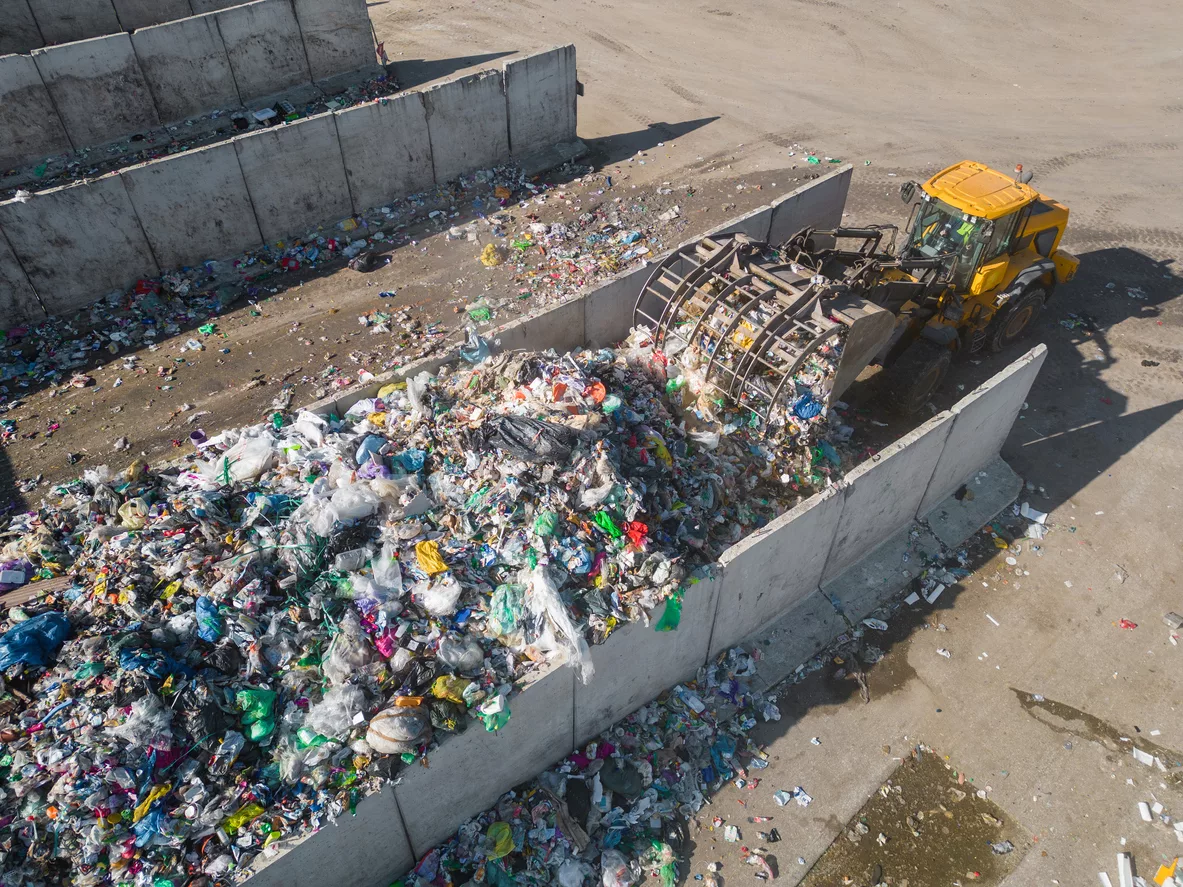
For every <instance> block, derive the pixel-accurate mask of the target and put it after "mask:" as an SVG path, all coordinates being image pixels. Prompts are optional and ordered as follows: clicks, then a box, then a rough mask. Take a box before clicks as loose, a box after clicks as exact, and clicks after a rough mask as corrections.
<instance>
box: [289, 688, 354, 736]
mask: <svg viewBox="0 0 1183 887" xmlns="http://www.w3.org/2000/svg"><path fill="white" fill-rule="evenodd" d="M365 708H366V697H365V694H364V693H362V691H361V689H360V688H359V687H354V686H352V685H348V686H344V687H334V688H333V689H331V690H329V692H327V693H325V695H324V698H323V699H321V701H320V702H317V703H315V704H314V705H313V706H312V707H311V708H309V709H308V717H307V718H305V719H304V725H305V726H306V727H310V728H312V729H313V730H315V731H316V732H317V733H319V734H320V735H321V736H325V737H327V738H329V739H344V738H345V737H346V736H348V735H349V733H350V731H351V730H352V729H353V726H354V725H353V722H354V720H355V719H356V718H357V716H358V715H359V714H361V713H362V712H363V711H365Z"/></svg>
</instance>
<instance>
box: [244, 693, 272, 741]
mask: <svg viewBox="0 0 1183 887" xmlns="http://www.w3.org/2000/svg"><path fill="white" fill-rule="evenodd" d="M234 701H235V703H236V704H237V705H238V710H239V711H241V712H242V725H243V727H244V728H245V733H246V737H247V738H248V739H250V740H251V741H252V742H260V741H261V740H263V739H266V738H267V737H268V736H270V735H271V734H272V733H274V732H275V717H274V716H273V714H272V711H273V710H274V708H275V691H274V690H261V689H260V690H239V691H238V695H237V696H235V698H234Z"/></svg>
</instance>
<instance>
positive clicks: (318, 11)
mask: <svg viewBox="0 0 1183 887" xmlns="http://www.w3.org/2000/svg"><path fill="white" fill-rule="evenodd" d="M294 6H295V9H296V21H297V22H299V24H300V33H301V34H302V35H303V36H304V51H305V52H306V53H307V55H308V67H309V69H310V70H311V71H312V79H313V80H322V79H324V78H325V77H333V76H335V75H337V74H344V73H346V72H349V71H361V70H363V69H365V68H372V69H373V70H374V72H375V73H378V72H379V70H380V66H379V64H378V57H377V55H376V54H375V52H374V35H373V32H372V31H371V30H370V14H369V12H368V11H367V10H366V0H332V2H326V0H294Z"/></svg>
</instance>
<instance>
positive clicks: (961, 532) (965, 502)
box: [920, 424, 1023, 548]
mask: <svg viewBox="0 0 1183 887" xmlns="http://www.w3.org/2000/svg"><path fill="white" fill-rule="evenodd" d="M953 430H954V432H956V430H957V425H956V424H954V425H953ZM948 448H949V442H948V441H945V449H946V450H947V449H948ZM965 483H966V486H967V487H968V488H969V490H970V491H971V492H972V493H973V498H972V499H970V498H969V497H968V496H966V497H964V498H962V499H961V500H960V501H958V500H957V499H956V498H954V497H953V496H948V497H946V498H945V499H942V500H941V501H940V502H938V503H937V504H936V505H934V506H933V507H932V508H930V509H928V510H927V511H926V510H925V509H924V507H923V505H922V506H921V509H920V517H921V519H922V520H924V521H925V522H927V523H928V527H929V529H930V530H932V532H933V535H934V536H936V537H937V538H938V539H940V540H941V541H942V542H943V543H945V545H947V546H948V547H949V548H957V547H959V546H960V545H961V544H962V543H964V542H965V540H966V539H968V538H969V537H970V536H972V535H973V534H974V533H976V532H977V531H978V530H980V529H981V528H982V527H984V526H985V525H986V524H988V523H989V522H990V521H992V520H994V518H995V517H997V516H998V515H999V514H1000V513H1001V512H1002V511H1003V509H1005V508H1006V506H1008V505H1010V504H1011V503H1012V502H1014V501H1015V499H1016V498H1017V497H1018V495H1019V493H1021V492H1022V491H1023V479H1022V478H1021V477H1019V476H1018V475H1017V474H1015V472H1014V470H1013V469H1012V468H1011V467H1010V466H1009V465H1007V464H1006V462H1004V461H1003V460H1002V459H1001V458H996V459H994V461H993V462H990V463H988V464H986V465H984V466H982V467H981V468H978V469H977V470H976V471H974V473H973V474H971V475H970V476H969V478H967V479H966V481H965ZM929 487H930V489H931V483H930V485H929Z"/></svg>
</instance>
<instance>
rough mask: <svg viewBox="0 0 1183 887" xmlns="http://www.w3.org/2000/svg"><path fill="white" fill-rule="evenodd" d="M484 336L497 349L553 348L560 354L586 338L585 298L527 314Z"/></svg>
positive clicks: (576, 345)
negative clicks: (584, 320)
mask: <svg viewBox="0 0 1183 887" xmlns="http://www.w3.org/2000/svg"><path fill="white" fill-rule="evenodd" d="M484 336H485V338H486V339H488V340H489V343H490V344H491V345H493V346H494V351H514V350H516V349H519V348H528V349H530V350H531V351H545V350H546V349H547V348H553V349H554V350H555V351H557V352H558V353H559V354H562V353H563V352H565V351H574V350H576V349H579V348H582V347H583V345H584V342H586V341H587V340H586V339H585V338H584V335H583V300H582V299H572V300H571V301H570V302H564V303H563V304H562V305H556V306H555V307H554V308H548V309H547V310H545V311H539V312H537V313H536V314H528V315H526V316H525V317H522V318H519V319H518V320H515V321H513V322H511V323H507V324H505V325H503V326H499V327H496V328H494V329H493V330H491V331H489V332H486V333H484Z"/></svg>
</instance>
